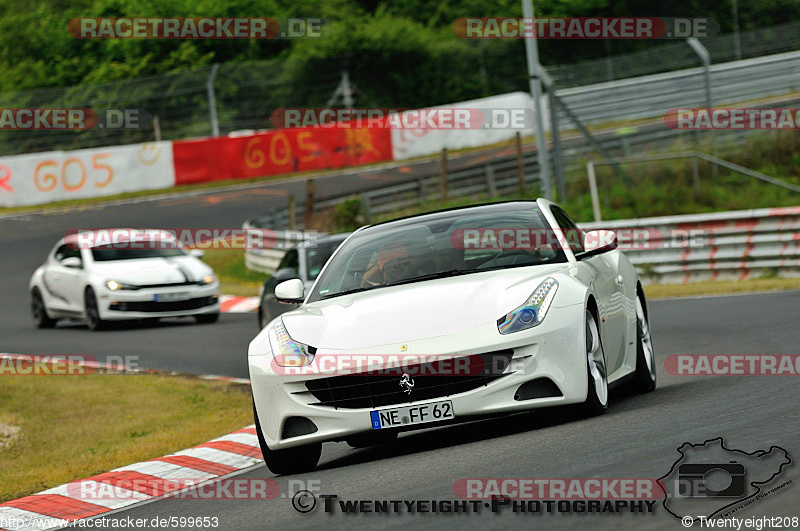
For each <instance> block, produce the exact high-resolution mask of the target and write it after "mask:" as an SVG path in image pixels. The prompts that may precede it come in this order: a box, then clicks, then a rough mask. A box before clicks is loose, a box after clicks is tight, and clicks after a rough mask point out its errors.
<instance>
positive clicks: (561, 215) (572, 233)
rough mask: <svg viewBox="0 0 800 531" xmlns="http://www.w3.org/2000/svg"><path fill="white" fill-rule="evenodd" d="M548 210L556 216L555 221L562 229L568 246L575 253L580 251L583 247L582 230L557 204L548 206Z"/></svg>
mask: <svg viewBox="0 0 800 531" xmlns="http://www.w3.org/2000/svg"><path fill="white" fill-rule="evenodd" d="M550 212H552V213H553V217H554V218H556V223H558V226H559V227H560V228H561V230H563V231H564V236H565V237H566V238H567V241H568V242H569V247H570V249H572V252H573V253H575V254H578V253H582V252H583V251H584V250H585V249H584V247H583V231H581V229H579V228H578V226H577V225H576V224H575V222H574V221H572V220H571V219H569V216H568V215H567V213H566V212H564V211H563V210H561V209H560V208H559V207H557V206H552V207H550Z"/></svg>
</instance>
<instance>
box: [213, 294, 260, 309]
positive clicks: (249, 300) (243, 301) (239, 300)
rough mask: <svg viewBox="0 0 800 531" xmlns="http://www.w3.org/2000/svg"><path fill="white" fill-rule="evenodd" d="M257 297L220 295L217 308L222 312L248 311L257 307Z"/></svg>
mask: <svg viewBox="0 0 800 531" xmlns="http://www.w3.org/2000/svg"><path fill="white" fill-rule="evenodd" d="M258 303H259V300H258V297H243V296H240V295H220V296H219V308H220V311H221V312H223V313H250V312H254V311H256V310H257V309H258Z"/></svg>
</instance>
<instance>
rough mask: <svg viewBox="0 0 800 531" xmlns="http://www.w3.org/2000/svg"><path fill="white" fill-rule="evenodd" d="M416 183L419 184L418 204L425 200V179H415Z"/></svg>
mask: <svg viewBox="0 0 800 531" xmlns="http://www.w3.org/2000/svg"><path fill="white" fill-rule="evenodd" d="M417 185H418V186H419V204H420V205H421V204H422V203H424V202H425V179H420V180H419V181H417Z"/></svg>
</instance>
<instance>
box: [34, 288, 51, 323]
mask: <svg viewBox="0 0 800 531" xmlns="http://www.w3.org/2000/svg"><path fill="white" fill-rule="evenodd" d="M31 314H32V315H33V325H34V326H35V327H36V328H53V327H55V326H56V322H57V320H56V319H52V318H51V317H50V316H49V315H48V314H47V307H46V306H45V304H44V299H43V298H42V293H41V292H40V291H39V288H33V291H32V292H31Z"/></svg>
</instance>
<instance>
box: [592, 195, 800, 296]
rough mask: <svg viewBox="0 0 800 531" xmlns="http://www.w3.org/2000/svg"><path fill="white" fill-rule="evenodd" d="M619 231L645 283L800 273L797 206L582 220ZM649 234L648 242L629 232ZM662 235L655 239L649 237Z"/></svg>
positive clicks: (799, 228) (799, 208)
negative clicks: (608, 219)
mask: <svg viewBox="0 0 800 531" xmlns="http://www.w3.org/2000/svg"><path fill="white" fill-rule="evenodd" d="M580 226H581V228H582V229H584V230H593V229H600V228H602V229H608V230H614V231H618V233H619V236H620V243H621V246H622V247H623V248H625V247H631V248H626V250H625V254H626V255H627V256H628V258H630V260H631V262H632V263H633V264H634V265H635V266H636V268H637V269H638V270H639V273H640V274H641V275H642V279H643V281H645V282H648V283H682V282H698V281H703V280H739V279H745V278H748V277H751V276H765V275H766V276H800V206H798V207H787V208H764V209H758V210H737V211H730V212H714V213H710V214H690V215H684V216H666V217H658V218H641V219H625V220H616V221H603V222H599V223H584V224H581V225H580ZM636 229H646V230H645V231H642V232H641V233H640V235H641V234H642V233H644V232H647V233H649V234H650V236H651V237H650V238H649V239H647V240H640V239H639V238H636V236H635V235H634V236H633V238H634V242H635V243H634V244H633V245H630V246H626V245H625V240H626V239H628V240H629V239H630V236H631V235H632V231H634V230H636ZM654 234H658V235H661V238H662V239H660V240H658V239H656V240H655V241H654V240H653V238H652V235H654Z"/></svg>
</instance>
